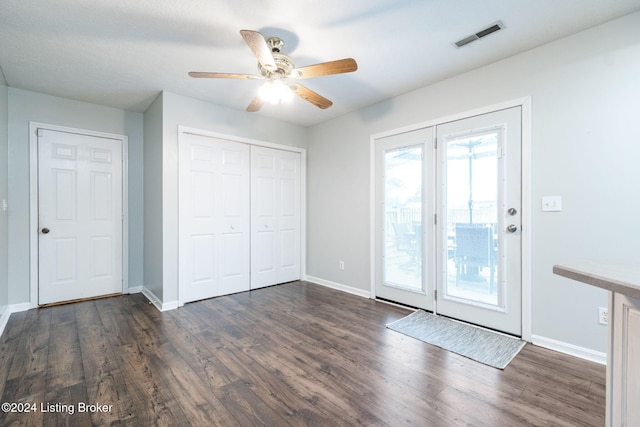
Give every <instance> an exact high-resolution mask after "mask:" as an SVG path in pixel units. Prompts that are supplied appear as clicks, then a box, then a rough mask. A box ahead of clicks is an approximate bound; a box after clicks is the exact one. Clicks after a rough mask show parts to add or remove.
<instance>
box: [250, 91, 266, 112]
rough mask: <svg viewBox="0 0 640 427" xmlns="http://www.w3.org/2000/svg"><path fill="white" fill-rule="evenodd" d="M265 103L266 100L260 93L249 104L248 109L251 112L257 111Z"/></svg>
mask: <svg viewBox="0 0 640 427" xmlns="http://www.w3.org/2000/svg"><path fill="white" fill-rule="evenodd" d="M263 104H264V101H263V100H262V98H260V96H259V95H256V97H255V98H253V100H252V101H251V104H249V106H248V107H247V111H248V112H250V113H255V112H256V111H259V110H260V109H261V108H262V105H263Z"/></svg>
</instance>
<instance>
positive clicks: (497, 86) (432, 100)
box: [307, 13, 640, 352]
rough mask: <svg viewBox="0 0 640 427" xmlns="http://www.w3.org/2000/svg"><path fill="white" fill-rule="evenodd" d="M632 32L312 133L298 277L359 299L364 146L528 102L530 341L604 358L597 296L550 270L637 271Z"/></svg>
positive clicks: (635, 40) (453, 82) (637, 84)
mask: <svg viewBox="0 0 640 427" xmlns="http://www.w3.org/2000/svg"><path fill="white" fill-rule="evenodd" d="M638 28H640V13H636V14H633V15H629V16H627V17H624V18H622V19H619V20H616V21H612V22H610V23H607V24H605V25H602V26H599V27H596V28H593V29H591V30H588V31H585V32H582V33H580V34H577V35H574V36H571V37H568V38H565V39H563V40H560V41H557V42H554V43H551V44H548V45H545V46H542V47H540V48H537V49H534V50H531V51H528V52H525V53H523V54H520V55H517V56H514V57H511V58H509V59H506V60H504V61H500V62H497V63H494V64H492V65H490V66H487V67H483V68H481V69H478V70H475V71H472V72H469V73H465V74H462V75H460V76H457V77H455V78H452V79H448V80H446V81H442V82H440V83H437V84H434V85H431V86H428V87H425V88H422V89H420V90H416V91H413V92H410V93H408V94H406V95H403V96H400V97H397V98H393V99H390V100H387V101H384V102H381V103H379V104H376V105H373V106H371V107H369V108H365V109H363V110H360V111H358V112H356V113H353V114H349V115H346V116H343V117H340V118H337V119H335V120H331V121H329V122H326V123H323V124H320V125H317V126H314V127H312V128H311V129H310V131H309V146H308V209H307V210H308V267H307V271H308V274H309V275H310V276H314V277H319V278H322V279H323V280H326V281H330V282H334V283H338V284H342V285H345V286H349V287H352V288H356V289H361V290H363V291H368V290H369V287H370V279H371V278H370V274H369V271H370V265H369V245H370V241H369V191H370V182H369V172H370V171H369V144H370V140H369V138H370V135H372V134H375V133H379V132H383V131H387V130H391V129H395V128H399V127H402V126H407V125H411V124H415V123H420V122H424V121H430V120H435V119H438V118H441V117H445V116H448V115H452V114H457V113H461V112H464V111H469V110H473V109H476V108H480V107H484V106H487V105H492V104H496V103H500V102H503V101H508V100H512V99H517V98H521V97H525V96H530V97H531V100H532V160H531V163H532V165H531V166H532V176H531V180H532V206H533V209H532V212H531V216H532V230H531V232H532V236H533V241H532V254H533V259H532V270H533V272H532V287H533V290H532V293H533V295H532V333H533V334H534V335H535V336H538V337H544V338H549V339H552V340H557V341H560V342H562V343H567V344H571V345H574V346H578V347H580V348H584V349H591V350H594V351H596V352H604V351H605V344H606V328H605V327H604V326H601V325H598V324H597V309H598V307H599V306H606V304H607V299H606V293H605V292H604V291H602V290H598V289H595V288H592V287H589V286H587V285H583V284H579V283H577V282H572V281H570V280H567V279H563V278H560V277H558V276H555V275H553V274H552V266H553V264H555V263H559V262H562V261H563V260H568V259H571V258H574V257H584V258H596V259H605V258H606V259H619V260H627V261H638V262H640V256H639V251H638V247H637V242H636V239H634V238H632V237H631V236H639V235H640V221H638V218H639V217H640V186H639V185H638V183H639V182H640V168H638V167H637V163H638V160H637V159H638V158H639V157H640V143H639V142H640V141H638V138H637V135H638V131H637V129H636V128H635V125H636V123H637V122H638V111H639V110H638V102H639V100H640V78H638V76H640V59H639V58H640V31H638ZM470 48H472V47H470ZM546 195H559V196H562V197H563V211H562V212H560V213H542V212H541V211H540V198H541V197H542V196H546ZM338 260H344V261H345V270H344V271H339V270H338V268H337V265H338Z"/></svg>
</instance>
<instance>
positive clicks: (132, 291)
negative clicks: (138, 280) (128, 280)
mask: <svg viewBox="0 0 640 427" xmlns="http://www.w3.org/2000/svg"><path fill="white" fill-rule="evenodd" d="M143 289H144V286H133V287H131V286H129V289H128V290H127V292H125V293H127V294H139V293H141V292H142V290H143Z"/></svg>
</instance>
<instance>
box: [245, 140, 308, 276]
mask: <svg viewBox="0 0 640 427" xmlns="http://www.w3.org/2000/svg"><path fill="white" fill-rule="evenodd" d="M300 179H301V175H300V153H296V152H290V151H283V150H277V149H272V148H266V147H259V146H252V147H251V289H256V288H261V287H264V286H270V285H275V284H278V283H285V282H290V281H293V280H298V279H300V221H301V218H300Z"/></svg>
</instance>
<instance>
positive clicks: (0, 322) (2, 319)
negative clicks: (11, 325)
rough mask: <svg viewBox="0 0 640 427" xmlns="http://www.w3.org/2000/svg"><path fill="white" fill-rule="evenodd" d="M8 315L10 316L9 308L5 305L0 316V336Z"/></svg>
mask: <svg viewBox="0 0 640 427" xmlns="http://www.w3.org/2000/svg"><path fill="white" fill-rule="evenodd" d="M9 316H11V310H10V309H9V307H8V306H7V307H6V309H5V310H4V313H2V316H0V337H1V336H2V333H3V332H4V328H5V326H7V322H9Z"/></svg>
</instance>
